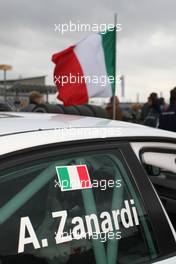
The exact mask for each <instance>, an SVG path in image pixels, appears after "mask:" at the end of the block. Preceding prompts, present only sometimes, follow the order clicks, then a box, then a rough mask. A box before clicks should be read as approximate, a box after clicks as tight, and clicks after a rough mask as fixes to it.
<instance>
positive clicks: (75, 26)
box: [54, 20, 122, 35]
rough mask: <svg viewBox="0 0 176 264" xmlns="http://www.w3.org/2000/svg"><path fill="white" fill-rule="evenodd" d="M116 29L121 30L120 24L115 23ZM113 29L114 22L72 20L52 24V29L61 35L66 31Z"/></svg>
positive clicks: (104, 30)
mask: <svg viewBox="0 0 176 264" xmlns="http://www.w3.org/2000/svg"><path fill="white" fill-rule="evenodd" d="M115 28H116V31H117V32H120V31H121V30H122V24H116V27H115ZM113 29H114V24H106V23H102V24H97V23H94V24H90V23H81V22H80V21H77V22H76V23H74V22H73V21H71V20H70V21H68V22H67V23H62V24H61V23H60V24H54V31H55V32H58V33H61V34H62V35H63V34H64V33H66V32H68V31H69V32H102V33H103V32H104V34H105V33H106V31H111V30H113Z"/></svg>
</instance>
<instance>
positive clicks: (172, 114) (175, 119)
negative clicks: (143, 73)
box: [159, 87, 176, 132]
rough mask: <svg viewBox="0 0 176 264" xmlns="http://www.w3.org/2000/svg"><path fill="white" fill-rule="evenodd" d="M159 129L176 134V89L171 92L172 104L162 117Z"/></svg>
mask: <svg viewBox="0 0 176 264" xmlns="http://www.w3.org/2000/svg"><path fill="white" fill-rule="evenodd" d="M159 128H161V129H164V130H169V131H173V132H176V87H174V88H173V89H172V90H171V91H170V104H169V107H168V109H167V111H165V112H163V113H162V114H161V116H160V119H159Z"/></svg>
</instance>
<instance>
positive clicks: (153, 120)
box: [143, 93, 161, 127]
mask: <svg viewBox="0 0 176 264" xmlns="http://www.w3.org/2000/svg"><path fill="white" fill-rule="evenodd" d="M160 113H161V110H160V105H159V99H158V97H157V94H155V93H152V94H151V95H150V97H149V98H148V110H147V113H146V115H145V118H144V121H143V124H144V125H145V126H150V127H157V126H158V123H159V116H160Z"/></svg>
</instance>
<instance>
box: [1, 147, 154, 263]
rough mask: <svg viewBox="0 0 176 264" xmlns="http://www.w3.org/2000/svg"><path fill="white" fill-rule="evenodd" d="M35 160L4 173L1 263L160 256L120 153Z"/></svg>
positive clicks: (146, 259) (110, 260)
mask: <svg viewBox="0 0 176 264" xmlns="http://www.w3.org/2000/svg"><path fill="white" fill-rule="evenodd" d="M29 160H30V161H28V159H26V161H24V159H23V162H21V163H19V162H17V163H16V165H15V166H12V167H10V166H9V167H8V168H6V169H3V170H1V172H0V193H1V199H0V208H1V209H0V222H1V226H0V255H1V259H2V263H14V261H18V263H33V262H32V261H36V262H34V263H51V264H54V263H58V264H60V263H63V264H65V263H69V264H70V263H96V264H115V263H123V264H129V263H131V264H133V263H134V264H137V263H148V262H149V261H151V260H154V259H156V258H157V256H158V253H157V247H156V243H155V239H154V236H153V230H152V227H151V223H150V219H149V218H148V215H147V213H146V211H145V208H144V206H143V203H142V200H141V198H140V196H139V193H138V190H137V188H136V186H135V183H134V181H133V180H132V176H131V175H130V171H129V170H128V168H127V165H126V163H125V161H124V159H123V157H122V154H121V152H120V151H119V150H106V151H102V150H101V151H98V150H97V151H92V152H90V151H89V152H83V153H79V154H76V153H75V154H67V155H59V154H58V155H53V156H52V157H51V156H50V157H49V158H40V159H39V160H36V159H35V158H34V157H33V158H32V159H31V157H30V159H29ZM3 261H4V262H3Z"/></svg>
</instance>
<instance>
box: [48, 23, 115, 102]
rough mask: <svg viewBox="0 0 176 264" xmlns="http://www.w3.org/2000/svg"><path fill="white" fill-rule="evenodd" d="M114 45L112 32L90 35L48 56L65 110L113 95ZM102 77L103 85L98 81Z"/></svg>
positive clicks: (113, 33) (113, 30) (100, 80)
mask: <svg viewBox="0 0 176 264" xmlns="http://www.w3.org/2000/svg"><path fill="white" fill-rule="evenodd" d="M115 45H116V29H115V28H112V29H111V30H109V31H107V32H104V33H103V32H102V33H93V34H91V35H89V36H88V37H86V38H85V39H83V40H82V41H80V42H79V43H78V44H76V45H75V46H71V47H69V48H67V49H65V50H63V51H61V52H59V53H56V54H54V55H53V56H52V61H53V62H54V63H55V70H54V82H55V84H56V86H57V88H58V92H59V94H58V99H59V100H61V101H63V102H64V105H65V106H70V105H80V104H85V103H88V100H89V98H91V97H111V96H113V95H114V93H115ZM75 77H76V78H75ZM105 77H106V83H105V82H104V81H102V80H105ZM108 78H109V80H108ZM61 80H62V81H61Z"/></svg>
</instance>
